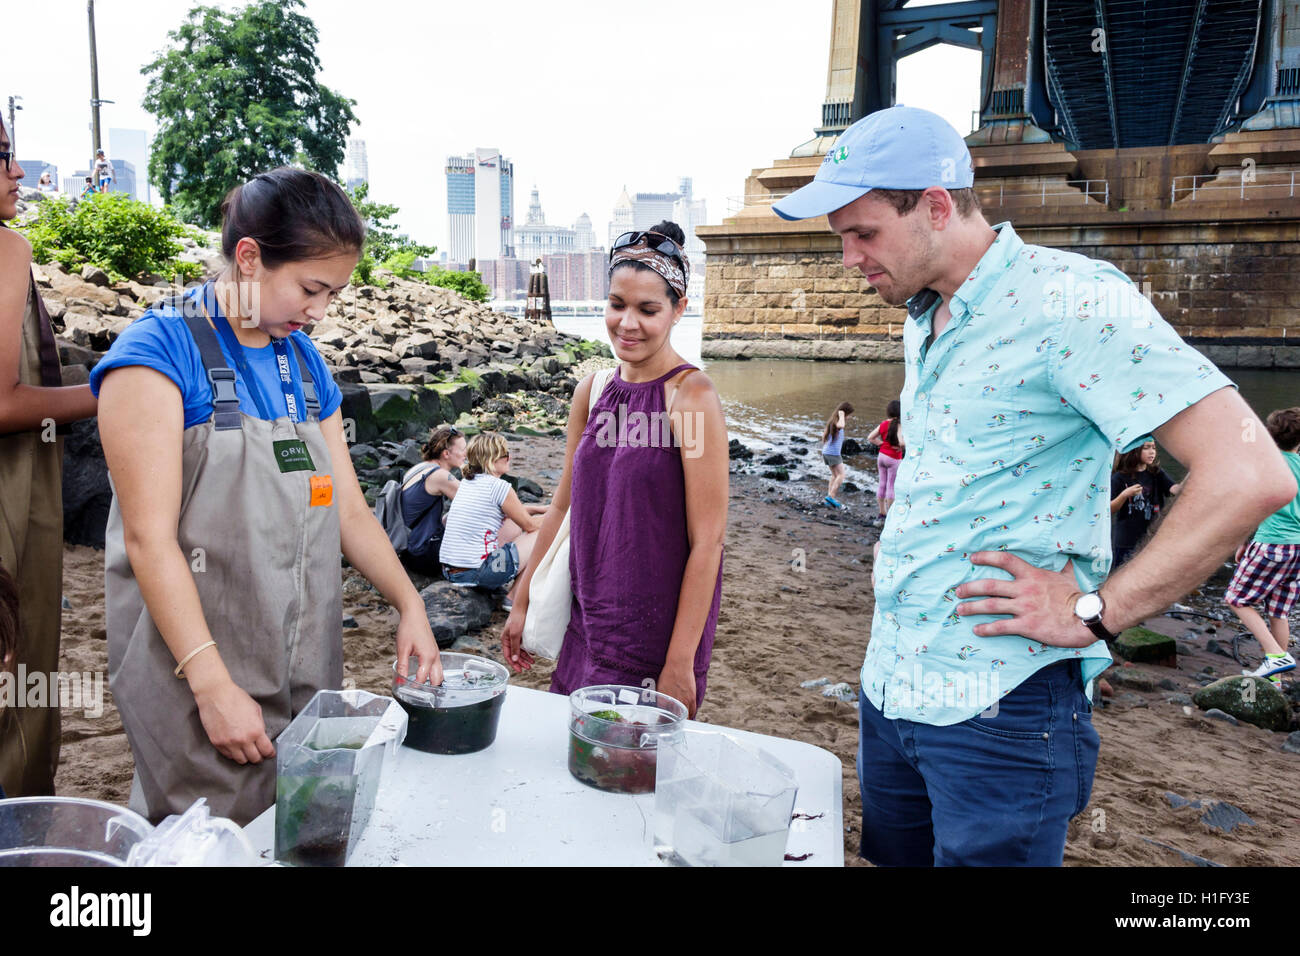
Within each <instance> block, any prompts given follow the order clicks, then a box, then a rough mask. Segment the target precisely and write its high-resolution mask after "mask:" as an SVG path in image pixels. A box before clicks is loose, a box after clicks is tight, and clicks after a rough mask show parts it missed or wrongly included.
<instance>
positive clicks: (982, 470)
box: [861, 223, 1232, 725]
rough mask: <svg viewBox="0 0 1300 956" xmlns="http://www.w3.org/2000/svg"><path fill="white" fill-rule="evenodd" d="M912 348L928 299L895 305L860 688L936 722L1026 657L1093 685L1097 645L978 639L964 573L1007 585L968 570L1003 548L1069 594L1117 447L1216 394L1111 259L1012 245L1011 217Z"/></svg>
mask: <svg viewBox="0 0 1300 956" xmlns="http://www.w3.org/2000/svg"><path fill="white" fill-rule="evenodd" d="M995 228H996V229H997V231H998V236H997V239H996V241H994V243H993V245H992V246H990V247H989V249H988V251H987V252H985V254H984V255H983V257H981V259H980V261H979V263H978V264H977V265H976V267H975V270H974V271H973V272H972V273H971V274H970V276H969V277H967V279H966V281H965V282H964V283H963V284H962V287H961V289H960V290H959V291H958V292H957V293H956V294H955V295H953V297H952V299H951V301H950V303H949V308H950V310H951V312H952V318H951V320H950V321H949V322H948V324H947V325H946V326H945V327H944V329H943V331H942V333H941V334H940V335H939V336H938V338H937V339H936V340H935V341H934V343H933V344H931V345H929V347H927V344H926V343H927V340H928V338H929V335H930V329H931V321H932V319H933V316H934V310H935V307H936V306H937V305H938V297H937V296H936V295H935V294H934V293H933V292H928V291H927V292H925V293H922V294H921V295H918V296H917V297H915V298H914V299H913V300H912V302H911V303H909V313H910V315H909V318H908V320H907V322H906V324H905V326H904V338H903V342H904V354H905V361H906V365H907V377H906V381H905V383H904V385H903V393H902V396H901V404H902V421H901V428H902V433H903V437H904V439H905V441H906V443H907V448H906V452H907V454H906V457H905V458H904V459H903V461H902V464H901V466H900V468H899V472H898V477H897V480H896V488H895V495H896V500H895V502H894V505H893V507H892V508H890V511H889V516H888V519H887V520H886V523H885V527H884V529H883V530H882V532H881V538H880V540H881V549H880V556H879V559H878V560H877V562H876V566H875V568H876V570H875V573H876V591H875V595H876V611H875V617H874V619H873V621H872V625H871V639H870V642H869V644H868V646H867V656H866V661H865V662H864V663H863V665H862V675H861V677H862V689H863V692H864V694H865V695H866V697H867V698H868V699H869V700H870V701H871V702H872V703H873V704H875V705H876V707H878V708H880V709H881V710H882V712H883V713H884V716H886V717H891V718H900V717H901V718H906V719H908V720H914V721H919V722H922V723H928V724H936V725H946V724H955V723H957V722H959V721H963V720H967V719H970V718H971V717H974V716H975V715H977V714H979V713H980V712H981V711H984V710H986V709H989V708H990V707H992V706H993V705H994V704H996V702H997V700H998V698H1000V697H1001V696H1003V695H1005V694H1007V693H1009V692H1010V691H1011V690H1013V689H1014V688H1015V687H1016V686H1017V685H1018V684H1020V683H1021V681H1023V680H1025V678H1027V677H1028V676H1029V675H1031V674H1032V673H1034V672H1035V671H1036V670H1038V669H1039V668H1041V667H1044V666H1046V665H1048V664H1051V663H1054V662H1056V661H1060V660H1068V659H1071V658H1079V659H1081V661H1082V666H1083V678H1084V680H1085V681H1086V682H1090V681H1091V680H1092V679H1093V678H1094V677H1096V676H1097V675H1098V674H1100V673H1101V672H1102V671H1103V670H1105V669H1106V667H1107V665H1108V664H1109V663H1110V660H1111V657H1110V653H1109V652H1108V651H1107V649H1106V646H1105V644H1104V643H1103V642H1101V641H1097V642H1095V643H1093V644H1091V645H1089V646H1088V647H1084V648H1062V647H1053V646H1049V645H1046V644H1042V643H1040V642H1038V641H1033V640H1028V639H1026V638H1024V637H1019V636H1014V635H1003V636H997V637H977V636H976V635H975V634H973V633H972V630H971V628H972V626H974V625H976V624H981V623H984V622H988V621H993V620H997V617H996V616H993V615H971V616H969V617H961V616H958V614H957V613H956V608H957V604H958V599H957V597H956V594H955V591H956V588H957V586H958V585H960V584H962V583H963V582H965V581H970V580H975V579H978V578H1003V579H1006V578H1009V577H1010V575H1009V574H1007V573H1005V572H1003V571H1001V570H1000V569H998V568H993V567H988V566H986V565H973V564H971V562H970V560H969V559H970V556H971V554H973V553H974V552H976V551H995V550H1000V551H1009V552H1011V553H1012V554H1015V555H1016V556H1018V557H1020V558H1023V559H1024V560H1025V561H1027V562H1029V563H1030V564H1032V565H1034V566H1036V567H1040V568H1047V569H1049V570H1052V571H1059V570H1061V569H1062V568H1063V567H1065V564H1066V562H1067V561H1071V560H1072V561H1073V562H1074V572H1075V578H1076V580H1077V582H1078V586H1079V588H1080V590H1081V591H1085V592H1086V591H1092V590H1095V589H1096V588H1097V587H1099V586H1100V585H1101V582H1102V581H1104V580H1105V578H1106V575H1107V574H1108V573H1109V571H1110V561H1111V554H1110V497H1109V495H1110V473H1111V464H1112V460H1113V456H1114V454H1115V452H1117V451H1126V450H1128V449H1129V448H1132V447H1135V446H1136V445H1137V444H1138V443H1139V441H1140V440H1141V439H1142V438H1143V437H1145V436H1146V435H1148V434H1149V433H1150V432H1151V431H1152V430H1154V429H1155V428H1157V427H1158V426H1160V425H1162V424H1164V423H1165V422H1167V421H1168V420H1169V419H1171V418H1172V417H1173V416H1174V415H1176V414H1177V413H1178V412H1180V411H1182V410H1183V409H1184V408H1186V407H1188V406H1189V405H1192V404H1195V403H1196V402H1197V401H1199V400H1200V399H1202V398H1204V397H1205V396H1206V395H1208V394H1210V393H1211V392H1214V391H1217V390H1218V389H1220V388H1223V387H1225V386H1231V385H1232V382H1231V381H1229V380H1228V378H1227V377H1226V376H1224V374H1223V373H1222V372H1220V371H1219V370H1218V369H1217V368H1215V367H1214V366H1213V365H1212V364H1211V363H1210V362H1209V361H1208V360H1207V359H1206V358H1205V357H1204V356H1202V355H1201V354H1200V353H1199V352H1197V351H1196V350H1195V349H1193V348H1191V347H1190V346H1188V345H1187V344H1185V343H1184V342H1183V341H1182V340H1181V339H1180V338H1179V337H1178V335H1177V333H1175V332H1174V330H1173V329H1172V328H1170V326H1169V324H1168V323H1166V322H1165V321H1164V320H1163V319H1162V318H1161V317H1160V315H1159V314H1158V313H1157V312H1156V310H1155V309H1154V308H1153V307H1152V305H1151V303H1150V302H1148V301H1147V299H1146V298H1144V297H1143V296H1142V295H1141V294H1140V293H1139V292H1138V290H1137V289H1136V288H1135V287H1134V285H1133V283H1132V282H1131V281H1130V280H1129V279H1128V278H1127V277H1126V276H1125V275H1124V274H1123V273H1122V272H1120V271H1119V270H1118V269H1116V268H1115V267H1114V266H1112V265H1111V264H1110V263H1107V262H1101V261H1099V260H1096V259H1089V258H1087V257H1085V256H1081V255H1077V254H1075V253H1070V252H1062V251H1060V250H1056V249H1046V248H1043V247H1041V246H1031V245H1026V244H1025V243H1024V242H1023V241H1022V240H1021V239H1020V237H1019V236H1017V235H1016V233H1015V230H1013V229H1012V228H1011V225H1010V224H1009V223H1002V224H1000V225H999V226H996V227H995Z"/></svg>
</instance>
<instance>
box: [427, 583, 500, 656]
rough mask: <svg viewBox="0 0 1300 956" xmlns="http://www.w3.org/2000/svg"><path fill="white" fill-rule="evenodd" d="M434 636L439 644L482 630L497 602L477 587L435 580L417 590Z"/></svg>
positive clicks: (441, 645) (453, 641) (449, 642)
mask: <svg viewBox="0 0 1300 956" xmlns="http://www.w3.org/2000/svg"><path fill="white" fill-rule="evenodd" d="M420 597H421V598H422V599H423V600H424V609H425V613H426V614H427V615H428V617H429V626H430V627H431V628H432V629H433V636H434V638H435V639H436V640H437V642H438V646H439V647H442V648H446V647H450V646H451V645H452V644H454V643H455V642H456V640H457V638H459V637H461V636H462V635H464V634H466V633H468V632H470V631H478V630H481V629H482V628H483V627H484V625H486V624H487V623H488V621H489V620H491V618H492V611H493V609H494V607H495V606H496V602H495V601H494V600H493V599H492V597H491V596H490V595H488V594H486V593H485V592H483V591H479V590H478V589H477V588H460V587H457V586H456V585H454V584H452V583H451V582H450V581H435V582H434V583H433V584H430V585H429V586H428V587H426V588H425V589H424V590H422V591H421V592H420Z"/></svg>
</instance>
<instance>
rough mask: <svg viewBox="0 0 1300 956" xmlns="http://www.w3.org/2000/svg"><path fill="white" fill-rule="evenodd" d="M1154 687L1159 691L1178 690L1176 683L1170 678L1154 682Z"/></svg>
mask: <svg viewBox="0 0 1300 956" xmlns="http://www.w3.org/2000/svg"><path fill="white" fill-rule="evenodd" d="M1156 686H1157V687H1159V688H1160V689H1161V690H1178V682H1177V681H1176V680H1174V679H1173V678H1172V677H1162V678H1160V680H1158V681H1156Z"/></svg>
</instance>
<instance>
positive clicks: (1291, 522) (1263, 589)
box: [1223, 408, 1300, 684]
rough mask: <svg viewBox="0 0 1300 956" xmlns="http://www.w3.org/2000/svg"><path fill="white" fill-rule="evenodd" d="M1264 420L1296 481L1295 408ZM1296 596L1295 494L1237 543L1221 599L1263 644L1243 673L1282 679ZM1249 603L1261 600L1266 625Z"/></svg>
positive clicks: (1299, 553)
mask: <svg viewBox="0 0 1300 956" xmlns="http://www.w3.org/2000/svg"><path fill="white" fill-rule="evenodd" d="M1264 425H1265V427H1266V428H1268V433H1269V434H1270V435H1271V436H1272V437H1273V441H1274V442H1276V443H1277V447H1278V448H1279V449H1280V450H1281V452H1282V457H1283V458H1285V459H1286V463H1287V464H1288V465H1290V466H1291V474H1292V475H1294V476H1295V478H1296V482H1297V484H1300V454H1297V452H1298V451H1300V408H1281V409H1278V410H1277V411H1275V412H1272V413H1271V414H1270V415H1269V416H1268V419H1267V420H1266V421H1265V423H1264ZM1298 596H1300V494H1297V495H1296V497H1295V498H1293V499H1291V502H1290V503H1289V504H1286V505H1284V506H1283V507H1281V508H1279V509H1278V510H1277V511H1275V512H1273V513H1272V514H1271V515H1269V516H1268V517H1267V518H1265V519H1264V521H1263V523H1262V524H1260V526H1259V528H1258V529H1257V530H1256V531H1255V534H1254V536H1253V537H1252V538H1251V540H1250V541H1247V542H1245V543H1244V544H1242V545H1241V547H1239V548H1237V571H1236V573H1235V574H1233V576H1232V583H1231V584H1230V585H1228V590H1227V592H1226V593H1225V594H1224V595H1223V600H1224V601H1226V602H1227V604H1228V607H1230V608H1232V611H1233V613H1234V614H1236V615H1237V617H1239V618H1241V623H1242V624H1244V625H1246V628H1247V630H1249V631H1250V633H1251V634H1253V635H1254V637H1255V640H1257V641H1259V646H1260V647H1262V648H1263V649H1264V663H1263V664H1261V665H1260V666H1259V667H1258V668H1256V669H1255V670H1253V671H1248V670H1243V671H1242V673H1243V674H1250V675H1252V676H1254V677H1267V678H1268V679H1269V680H1271V681H1272V682H1273V683H1274V684H1281V682H1282V678H1281V677H1280V676H1278V675H1280V674H1283V673H1285V672H1286V671H1291V670H1295V658H1294V657H1292V656H1291V653H1290V651H1289V650H1288V649H1287V648H1288V646H1289V644H1290V642H1291V627H1290V623H1289V622H1288V621H1287V615H1288V614H1290V613H1291V609H1292V608H1293V607H1295V602H1296V598H1297V597H1298ZM1252 604H1263V605H1264V610H1265V611H1266V612H1267V613H1268V624H1267V625H1266V624H1265V623H1264V618H1263V617H1261V616H1260V613H1259V612H1258V611H1256V610H1255V609H1254V608H1253V607H1251V606H1250V605H1252Z"/></svg>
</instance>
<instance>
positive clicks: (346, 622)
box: [343, 617, 360, 628]
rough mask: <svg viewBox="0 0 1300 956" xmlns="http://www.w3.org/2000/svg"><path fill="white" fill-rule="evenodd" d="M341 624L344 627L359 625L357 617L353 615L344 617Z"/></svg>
mask: <svg viewBox="0 0 1300 956" xmlns="http://www.w3.org/2000/svg"><path fill="white" fill-rule="evenodd" d="M343 626H344V627H345V628H351V627H359V626H360V625H358V624H357V619H356V618H355V617H345V618H344V619H343Z"/></svg>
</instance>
